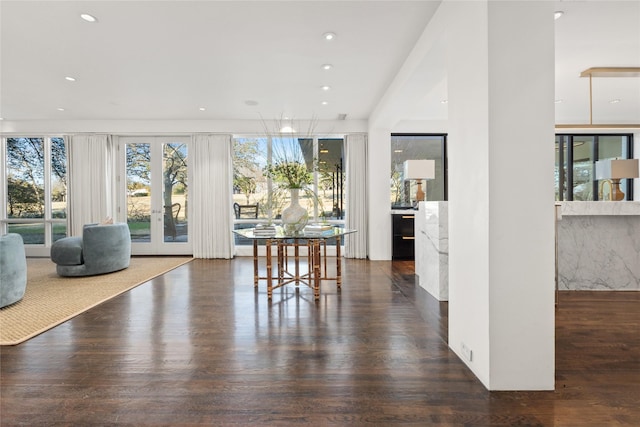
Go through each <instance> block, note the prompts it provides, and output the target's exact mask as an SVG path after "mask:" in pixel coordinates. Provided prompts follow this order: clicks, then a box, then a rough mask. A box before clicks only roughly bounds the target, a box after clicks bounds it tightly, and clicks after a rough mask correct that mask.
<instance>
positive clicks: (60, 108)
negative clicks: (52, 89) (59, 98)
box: [56, 107, 64, 111]
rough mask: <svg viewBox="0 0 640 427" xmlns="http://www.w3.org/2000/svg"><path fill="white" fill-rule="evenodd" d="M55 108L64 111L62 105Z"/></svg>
mask: <svg viewBox="0 0 640 427" xmlns="http://www.w3.org/2000/svg"><path fill="white" fill-rule="evenodd" d="M56 110H58V111H64V108H62V107H58V108H56Z"/></svg>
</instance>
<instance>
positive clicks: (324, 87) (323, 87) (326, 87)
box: [322, 86, 331, 92]
mask: <svg viewBox="0 0 640 427" xmlns="http://www.w3.org/2000/svg"><path fill="white" fill-rule="evenodd" d="M322 90H324V91H325V92H326V91H328V90H331V86H322Z"/></svg>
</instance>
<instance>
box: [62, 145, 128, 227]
mask: <svg viewBox="0 0 640 427" xmlns="http://www.w3.org/2000/svg"><path fill="white" fill-rule="evenodd" d="M67 142H68V151H69V168H68V172H67V176H68V201H69V202H68V204H69V214H68V221H69V235H70V236H81V235H82V227H83V226H84V224H91V223H96V222H100V221H102V220H104V219H105V218H106V217H108V216H110V217H114V218H115V216H116V212H115V211H116V200H115V196H114V195H115V194H116V191H117V189H116V169H115V168H116V166H117V164H116V157H117V153H116V147H115V144H114V143H113V141H112V139H111V136H110V135H73V136H71V137H69V138H68V139H67Z"/></svg>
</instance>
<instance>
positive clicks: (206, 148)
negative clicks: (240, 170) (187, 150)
mask: <svg viewBox="0 0 640 427" xmlns="http://www.w3.org/2000/svg"><path fill="white" fill-rule="evenodd" d="M232 149H233V147H232V138H231V135H194V137H193V144H192V148H191V156H190V157H191V159H192V160H191V166H192V168H193V175H192V176H193V184H192V190H191V189H190V191H193V192H192V194H191V199H190V200H191V205H192V208H191V209H192V210H191V215H192V216H191V219H190V225H192V227H193V256H194V258H225V259H230V258H233V251H234V247H233V233H232V231H231V230H232V229H233V222H232V211H233V203H232V200H233V195H232V188H233V169H232V163H231V155H232Z"/></svg>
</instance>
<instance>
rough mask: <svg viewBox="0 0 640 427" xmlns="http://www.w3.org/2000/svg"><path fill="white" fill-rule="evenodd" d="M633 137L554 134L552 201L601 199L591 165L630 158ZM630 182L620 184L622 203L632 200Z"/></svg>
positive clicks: (623, 181)
mask: <svg viewBox="0 0 640 427" xmlns="http://www.w3.org/2000/svg"><path fill="white" fill-rule="evenodd" d="M632 158H633V135H631V134H624V135H586V134H582V135H573V134H559V135H556V165H555V184H556V200H581V201H588V200H601V199H602V197H603V196H602V194H601V191H600V188H599V182H598V181H597V180H594V177H595V162H596V161H598V160H604V159H632ZM632 185H633V180H631V179H625V180H622V182H621V186H620V187H621V190H622V191H623V192H624V193H625V195H626V196H625V197H626V200H633V188H632Z"/></svg>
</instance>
